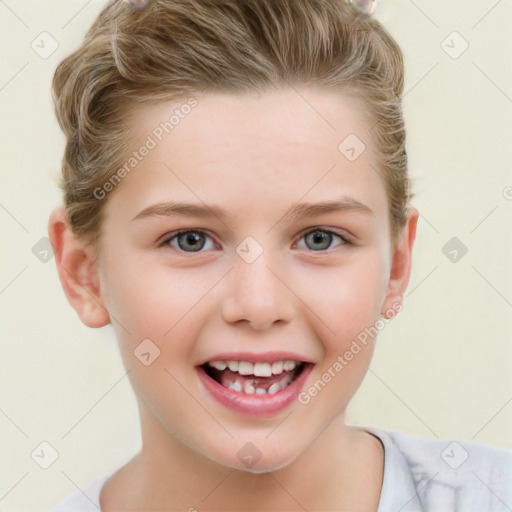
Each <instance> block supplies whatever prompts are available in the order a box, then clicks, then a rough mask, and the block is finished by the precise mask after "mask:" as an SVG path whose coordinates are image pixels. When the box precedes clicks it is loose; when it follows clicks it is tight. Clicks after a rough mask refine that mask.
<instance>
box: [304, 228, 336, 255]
mask: <svg viewBox="0 0 512 512" xmlns="http://www.w3.org/2000/svg"><path fill="white" fill-rule="evenodd" d="M333 243H335V245H333ZM343 243H346V242H345V241H344V239H343V238H342V237H341V236H340V235H336V234H335V233H331V232H330V231H325V230H322V229H315V230H314V231H310V232H309V233H307V234H306V235H304V236H303V237H302V238H301V239H300V240H299V243H298V244H297V248H298V249H309V250H311V251H325V250H327V249H331V248H332V247H336V246H338V245H341V244H343Z"/></svg>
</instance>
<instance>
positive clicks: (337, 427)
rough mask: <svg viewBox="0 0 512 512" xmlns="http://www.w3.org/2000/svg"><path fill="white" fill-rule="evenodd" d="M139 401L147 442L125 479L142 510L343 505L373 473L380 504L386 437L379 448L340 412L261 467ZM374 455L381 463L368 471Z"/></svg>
mask: <svg viewBox="0 0 512 512" xmlns="http://www.w3.org/2000/svg"><path fill="white" fill-rule="evenodd" d="M139 408H140V412H141V429H142V439H143V445H142V450H141V452H140V454H139V455H138V456H137V457H136V458H134V459H133V460H132V461H131V463H130V464H128V465H127V466H126V467H125V468H123V469H126V470H128V469H130V472H131V473H130V474H131V477H130V478H126V479H125V481H126V482H128V481H131V484H128V486H129V487H132V490H133V492H134V496H132V497H128V496H127V495H126V496H127V500H129V501H128V502H129V503H130V509H134V505H135V503H134V500H135V502H136V503H137V505H138V506H139V507H140V509H141V510H142V509H145V510H151V509H158V510H167V509H172V510H190V511H193V510H194V509H197V510H201V511H206V510H224V511H229V510H246V511H254V512H256V511H259V510H265V511H269V510H304V509H306V510H310V509H320V508H323V509H330V510H335V509H338V510H339V509H342V508H343V507H344V506H347V507H351V506H354V505H355V504H359V498H360V495H361V494H362V495H363V496H365V500H368V499H369V496H368V494H369V493H368V488H369V485H370V487H372V478H373V484H374V485H373V488H375V490H376V494H375V493H374V494H375V496H373V498H372V499H373V501H371V503H373V504H375V509H376V508H377V506H378V495H379V494H380V483H381V481H382V453H381V449H380V445H379V446H378V448H376V447H377V444H379V443H378V441H377V440H376V439H374V438H371V436H369V435H368V434H366V433H364V432H363V431H361V430H359V429H355V428H353V427H347V426H346V425H345V423H344V421H343V418H342V417H340V418H337V419H335V420H334V421H333V422H332V423H331V424H330V425H329V426H328V427H327V428H326V429H325V430H324V431H323V432H322V433H321V434H320V435H319V436H318V437H317V438H316V439H315V440H314V441H313V443H312V444H311V445H310V446H309V447H308V448H307V449H306V451H305V452H303V453H302V454H301V455H300V456H299V457H297V459H295V460H294V461H293V462H292V463H290V464H289V465H287V466H286V467H284V468H282V469H279V470H276V471H272V472H267V473H260V474H255V473H250V472H248V471H240V470H237V469H232V468H228V467H226V466H223V465H220V464H218V463H216V462H214V461H212V460H210V459H208V458H206V457H204V456H203V455H201V454H199V453H197V452H195V451H194V450H192V449H191V448H189V447H187V446H185V445H183V444H182V443H181V442H179V441H178V440H177V439H176V438H175V437H173V436H172V435H170V434H169V432H167V431H166V430H165V429H164V428H163V427H162V425H161V424H160V423H159V422H158V421H157V420H156V419H155V417H154V416H153V415H152V414H150V412H149V411H148V410H145V409H146V406H145V405H144V404H139ZM372 440H373V441H372ZM376 450H378V453H377V451H376ZM368 458H370V460H373V464H374V465H376V471H374V472H369V470H368ZM130 465H131V468H129V466H130ZM369 474H370V482H369V481H368V479H369ZM361 482H364V488H363V489H362V488H361ZM365 490H366V491H365ZM366 502H367V501H365V503H366ZM135 508H137V507H135ZM370 509H371V508H369V510H370ZM102 510H103V508H102ZM105 510H108V507H105Z"/></svg>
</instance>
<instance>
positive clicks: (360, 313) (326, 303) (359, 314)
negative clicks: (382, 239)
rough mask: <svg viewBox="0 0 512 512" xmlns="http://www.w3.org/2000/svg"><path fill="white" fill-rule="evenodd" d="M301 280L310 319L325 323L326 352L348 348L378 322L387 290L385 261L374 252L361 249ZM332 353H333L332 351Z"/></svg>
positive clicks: (317, 322)
mask: <svg viewBox="0 0 512 512" xmlns="http://www.w3.org/2000/svg"><path fill="white" fill-rule="evenodd" d="M305 275H306V276H307V277H305V278H302V279H301V283H302V290H303V291H302V294H303V296H304V297H307V300H306V301H305V302H306V303H307V305H308V306H310V308H311V313H312V314H311V318H312V320H313V318H315V317H316V322H315V323H316V324H323V328H322V332H324V333H325V337H324V339H323V345H324V348H325V350H326V352H327V353H330V352H333V351H334V352H336V353H338V352H339V351H343V350H345V347H346V346H347V345H350V343H351V341H352V340H354V339H355V338H357V336H358V335H359V334H360V333H361V332H363V331H364V330H365V328H367V327H369V326H371V325H373V324H375V322H376V321H377V320H378V318H379V314H380V309H381V306H382V303H383V300H384V297H385V292H386V283H387V280H386V279H385V276H386V261H385V258H379V257H378V256H376V254H375V253H374V252H373V251H367V252H366V253H365V252H363V251H361V252H359V253H358V254H357V256H356V257H354V258H353V259H352V260H350V261H348V262H347V263H346V264H344V265H340V266H338V267H336V268H326V267H324V268H318V269H316V270H314V271H310V272H308V273H307V274H305ZM331 356H332V354H331Z"/></svg>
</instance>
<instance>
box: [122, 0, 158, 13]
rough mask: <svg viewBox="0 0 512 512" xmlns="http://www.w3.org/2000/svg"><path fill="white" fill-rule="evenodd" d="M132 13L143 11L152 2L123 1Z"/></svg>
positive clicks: (139, 0) (149, 0) (144, 0)
mask: <svg viewBox="0 0 512 512" xmlns="http://www.w3.org/2000/svg"><path fill="white" fill-rule="evenodd" d="M124 1H125V2H126V3H127V4H128V5H129V6H130V7H131V8H132V9H133V10H134V11H143V10H144V9H146V7H148V6H149V4H150V3H151V2H152V0H124Z"/></svg>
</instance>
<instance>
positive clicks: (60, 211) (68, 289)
mask: <svg viewBox="0 0 512 512" xmlns="http://www.w3.org/2000/svg"><path fill="white" fill-rule="evenodd" d="M48 236H49V238H50V242H51V244H52V246H53V250H54V253H55V262H56V263H57V271H58V273H59V278H60V282H61V284H62V288H63V289H64V293H65V294H66V297H67V299H68V302H69V303H70V304H71V307H72V308H73V309H74V310H75V311H76V312H77V314H78V316H79V317H80V320H81V321H82V322H83V323H84V324H85V325H87V326H88V327H103V326H104V325H107V324H108V323H110V317H109V315H108V312H107V310H106V308H105V305H104V304H103V300H102V297H101V289H100V279H99V273H98V268H97V263H96V259H95V252H94V248H93V247H92V246H91V245H87V244H86V243H85V242H83V241H82V240H80V239H79V238H77V237H76V236H75V234H74V233H73V231H72V229H71V225H70V223H69V220H68V216H67V214H66V212H65V210H64V208H62V207H59V208H56V209H55V210H54V211H53V212H52V214H51V216H50V220H49V222H48Z"/></svg>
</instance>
